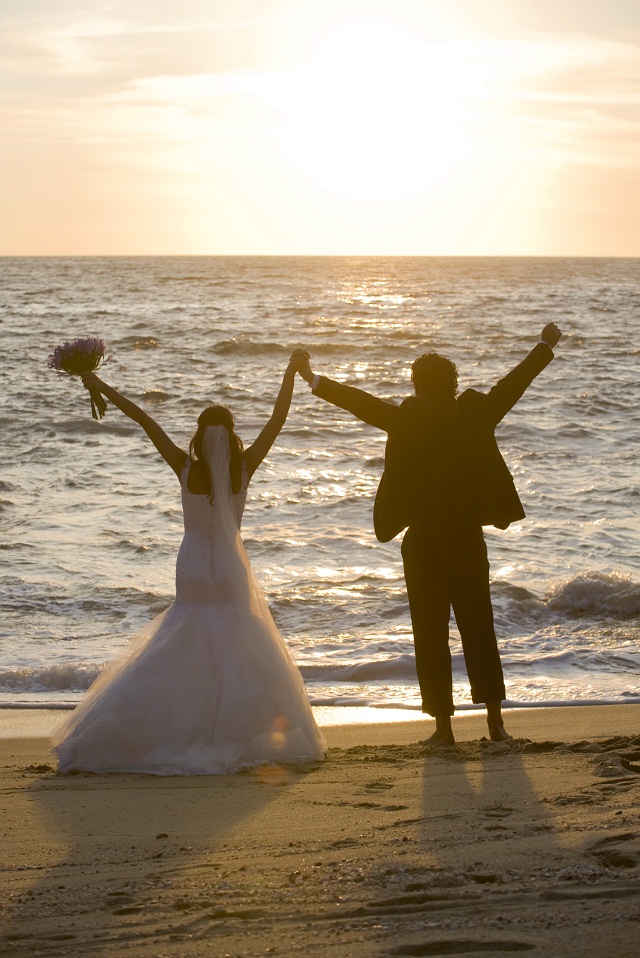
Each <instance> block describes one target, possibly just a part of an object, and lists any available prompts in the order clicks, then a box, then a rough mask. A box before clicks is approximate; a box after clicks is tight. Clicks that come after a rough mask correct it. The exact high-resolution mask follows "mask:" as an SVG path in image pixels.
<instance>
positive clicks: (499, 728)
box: [488, 722, 513, 742]
mask: <svg viewBox="0 0 640 958" xmlns="http://www.w3.org/2000/svg"><path fill="white" fill-rule="evenodd" d="M488 724H489V738H490V739H491V741H492V742H511V741H513V736H511V735H509V733H508V732H507V730H506V729H505V727H504V725H503V724H502V722H489V723H488Z"/></svg>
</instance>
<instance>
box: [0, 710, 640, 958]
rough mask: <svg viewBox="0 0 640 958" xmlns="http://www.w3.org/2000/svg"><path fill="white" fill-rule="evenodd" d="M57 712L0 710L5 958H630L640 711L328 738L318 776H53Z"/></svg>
mask: <svg viewBox="0 0 640 958" xmlns="http://www.w3.org/2000/svg"><path fill="white" fill-rule="evenodd" d="M61 718H62V716H61V715H60V713H55V712H54V713H43V712H33V713H28V712H24V713H22V714H21V715H19V714H18V713H17V712H14V711H11V710H6V711H0V766H1V767H2V771H3V775H2V793H1V795H2V797H1V815H0V823H1V824H0V830H1V832H2V845H1V846H0V847H1V848H2V851H1V853H0V856H1V860H0V882H1V887H0V927H1V932H0V952H2V953H3V954H7V955H15V956H23V955H24V956H26V955H29V956H31V955H38V954H40V955H46V956H58V955H63V954H64V955H109V956H112V955H113V956H120V955H122V956H125V955H128V956H130V955H136V956H144V958H146V956H148V958H163V956H172V958H173V956H176V958H177V956H185V958H190V956H200V955H210V956H215V958H223V956H232V958H236V956H259V955H260V956H262V955H265V954H269V955H271V954H273V955H279V956H283V958H289V956H297V955H300V956H302V955H304V956H305V958H306V956H308V955H311V954H313V955H314V958H315V956H324V955H327V956H329V955H330V956H332V958H333V956H335V958H348V956H354V958H356V956H357V958H361V956H362V958H365V956H366V958H369V956H377V955H380V956H387V955H389V956H411V955H469V954H475V953H482V954H483V955H496V956H504V955H505V954H508V953H517V952H529V953H530V954H531V955H532V956H535V955H540V956H541V958H542V956H545V958H548V956H552V958H565V956H566V958H574V956H580V958H591V956H593V958H596V956H597V958H603V956H604V958H606V956H609V955H611V956H614V955H615V956H619V958H631V956H634V958H635V956H636V955H637V954H638V940H639V939H640V924H639V922H640V823H639V815H638V804H639V799H640V705H627V706H581V707H571V708H553V709H524V710H521V711H509V712H507V713H506V719H507V727H508V729H509V730H510V731H511V733H512V734H513V735H515V736H517V738H516V739H515V740H514V741H513V742H512V743H499V744H492V743H490V742H487V741H486V740H484V741H483V740H481V736H483V735H484V734H485V730H486V727H485V725H484V722H483V720H482V718H481V717H480V716H477V715H461V716H459V717H456V719H455V720H454V721H455V731H456V735H457V738H458V744H457V745H456V746H455V747H452V748H449V749H437V750H435V749H431V750H430V749H429V748H425V746H424V745H422V744H420V742H421V740H423V739H424V738H426V737H427V736H428V735H429V734H430V733H431V731H432V730H433V724H432V723H431V722H429V721H426V720H417V721H416V720H414V721H407V722H388V723H385V724H365V725H355V724H351V725H328V726H327V727H326V735H327V739H328V741H329V751H328V754H327V758H326V760H325V761H324V762H323V763H319V764H317V765H313V766H306V767H298V768H265V769H264V770H262V771H259V772H254V773H250V774H241V775H235V776H225V777H194V778H154V777H150V776H140V775H121V774H113V775H106V776H94V775H88V774H81V775H66V776H59V775H57V774H56V773H55V770H54V767H53V761H52V757H51V755H50V753H49V752H48V740H47V739H46V737H43V736H44V733H45V732H46V731H47V729H48V728H49V727H50V726H51V723H52V722H54V721H58V720H60V719H61Z"/></svg>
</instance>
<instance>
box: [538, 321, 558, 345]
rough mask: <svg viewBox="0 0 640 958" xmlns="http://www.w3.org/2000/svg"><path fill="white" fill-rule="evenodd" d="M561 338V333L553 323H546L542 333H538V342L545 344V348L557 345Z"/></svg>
mask: <svg viewBox="0 0 640 958" xmlns="http://www.w3.org/2000/svg"><path fill="white" fill-rule="evenodd" d="M561 336H562V333H561V332H560V330H559V329H558V327H557V326H556V324H555V323H547V325H546V326H545V327H544V329H543V330H542V332H541V333H540V341H541V342H543V343H546V344H547V346H551V348H552V349H553V347H554V346H555V345H556V344H557V342H558V340H559V339H560V337H561Z"/></svg>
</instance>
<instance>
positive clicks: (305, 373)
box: [298, 359, 315, 385]
mask: <svg viewBox="0 0 640 958" xmlns="http://www.w3.org/2000/svg"><path fill="white" fill-rule="evenodd" d="M298 372H299V373H300V375H301V376H302V378H303V379H305V380H306V381H307V382H308V383H309V385H311V381H312V379H313V377H314V375H315V373H314V372H313V370H312V369H311V365H310V363H309V359H305V361H304V362H303V363H302V364H301V365H300V366H299V367H298Z"/></svg>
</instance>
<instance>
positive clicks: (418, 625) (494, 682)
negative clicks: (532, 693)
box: [402, 523, 505, 715]
mask: <svg viewBox="0 0 640 958" xmlns="http://www.w3.org/2000/svg"><path fill="white" fill-rule="evenodd" d="M402 558H403V562H404V573H405V581H406V585H407V595H408V598H409V609H410V612H411V624H412V628H413V638H414V643H415V653H416V670H417V673H418V682H419V684H420V692H421V695H422V711H423V712H428V713H429V714H430V715H453V712H454V707H453V689H452V670H451V652H450V650H449V618H450V613H451V609H453V613H454V615H455V618H456V623H457V625H458V630H459V632H460V638H461V640H462V649H463V652H464V659H465V665H466V668H467V674H468V676H469V682H470V685H471V696H472V699H473V701H474V702H499V701H501V700H502V699H504V698H505V687H504V679H503V674H502V666H501V664H500V653H499V652H498V644H497V641H496V634H495V630H494V626H493V611H492V608H491V594H490V589H489V561H488V558H487V549H486V545H485V541H484V536H483V534H482V527H481V526H472V525H448V526H446V527H445V526H443V525H439V524H436V523H431V524H429V525H426V524H421V525H418V526H410V527H409V529H408V530H407V532H406V534H405V537H404V540H403V543H402Z"/></svg>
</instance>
